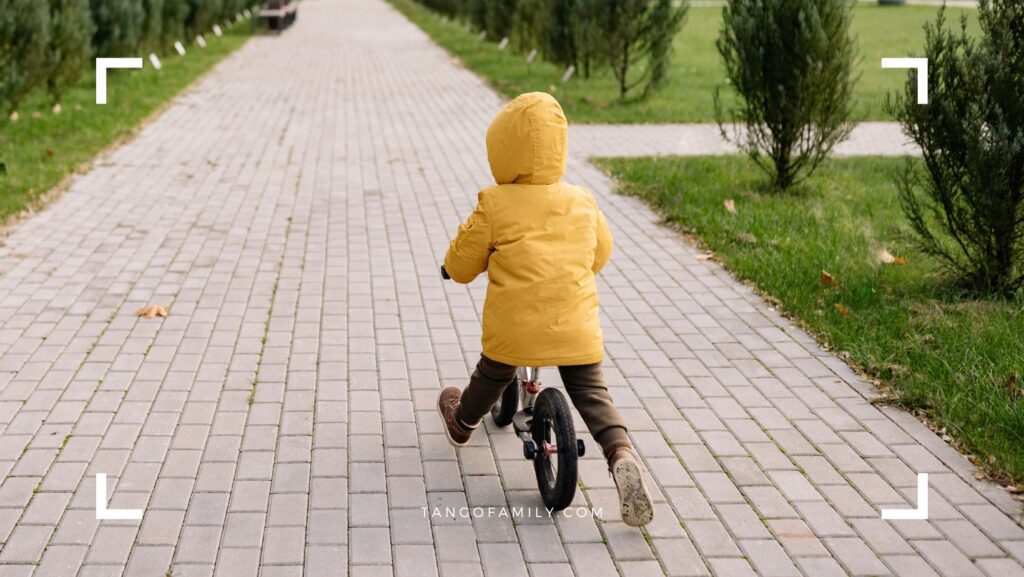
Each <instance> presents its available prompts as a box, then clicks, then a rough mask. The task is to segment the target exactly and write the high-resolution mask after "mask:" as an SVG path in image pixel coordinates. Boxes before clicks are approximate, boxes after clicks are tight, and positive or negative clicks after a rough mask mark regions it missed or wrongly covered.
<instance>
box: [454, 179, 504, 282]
mask: <svg viewBox="0 0 1024 577" xmlns="http://www.w3.org/2000/svg"><path fill="white" fill-rule="evenodd" d="M486 205H487V202H486V197H485V196H484V195H483V193H481V194H480V195H479V196H478V197H477V204H476V210H474V211H473V214H471V215H469V219H467V220H466V222H465V223H463V224H462V225H460V226H459V233H458V234H457V235H455V238H454V239H452V242H451V244H450V245H449V246H448V254H446V255H445V257H444V268H445V270H447V271H448V275H449V276H451V277H452V280H454V281H455V282H457V283H461V284H468V283H470V282H472V281H473V279H475V278H476V277H477V275H479V274H480V273H482V272H484V271H485V270H487V259H488V258H490V256H491V251H492V249H493V248H494V244H493V242H492V239H491V223H490V219H489V218H488V214H487V210H486Z"/></svg>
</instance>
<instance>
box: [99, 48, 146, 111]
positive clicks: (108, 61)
mask: <svg viewBox="0 0 1024 577" xmlns="http://www.w3.org/2000/svg"><path fill="white" fill-rule="evenodd" d="M110 68H142V59H141V58H97V59H96V104H106V103H107V70H108V69H110Z"/></svg>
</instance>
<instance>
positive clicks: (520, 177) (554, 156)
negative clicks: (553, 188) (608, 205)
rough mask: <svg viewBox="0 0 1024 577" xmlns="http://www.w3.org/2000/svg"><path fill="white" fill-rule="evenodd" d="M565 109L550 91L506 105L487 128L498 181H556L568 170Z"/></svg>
mask: <svg viewBox="0 0 1024 577" xmlns="http://www.w3.org/2000/svg"><path fill="white" fill-rule="evenodd" d="M567 125H568V123H567V122H566V120H565V113H563V112H562V107H561V106H560V105H559V104H558V101H557V100H555V98H554V97H553V96H551V95H550V94H546V93H544V92H529V93H527V94H522V95H520V96H517V97H516V98H515V99H514V100H512V102H509V103H508V104H506V105H505V107H504V108H502V109H501V111H500V112H498V115H497V116H496V117H494V120H493V121H491V126H490V127H489V128H488V129H487V160H488V162H489V163H490V165H491V174H492V175H494V180H495V182H497V183H498V184H554V183H556V182H558V181H560V180H561V179H562V176H563V175H564V174H565V154H566V142H567V140H568V135H567Z"/></svg>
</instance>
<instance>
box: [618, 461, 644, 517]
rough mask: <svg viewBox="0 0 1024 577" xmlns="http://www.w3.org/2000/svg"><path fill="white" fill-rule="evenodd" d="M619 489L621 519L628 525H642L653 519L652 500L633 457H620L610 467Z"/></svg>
mask: <svg viewBox="0 0 1024 577" xmlns="http://www.w3.org/2000/svg"><path fill="white" fill-rule="evenodd" d="M612 478H613V479H615V487H616V488H617V489H618V490H619V505H620V507H621V508H622V521H623V522H624V523H626V524H627V525H629V526H630V527H643V526H644V525H646V524H648V523H650V522H651V520H652V519H654V502H653V500H652V499H651V494H650V493H649V492H648V491H647V487H646V486H645V485H644V477H643V472H641V471H640V465H639V464H638V463H637V462H636V461H634V460H633V459H621V460H620V461H619V462H617V463H615V468H614V469H612Z"/></svg>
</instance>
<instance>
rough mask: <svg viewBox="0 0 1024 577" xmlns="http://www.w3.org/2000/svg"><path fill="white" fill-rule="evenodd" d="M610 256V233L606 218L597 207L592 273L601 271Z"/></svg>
mask: <svg viewBox="0 0 1024 577" xmlns="http://www.w3.org/2000/svg"><path fill="white" fill-rule="evenodd" d="M611 256H612V233H611V231H610V230H608V219H606V218H605V217H604V213H603V212H601V209H600V208H599V209H597V250H596V251H594V266H593V267H591V268H592V269H593V271H594V274H597V273H599V272H601V269H602V268H604V265H605V264H606V263H607V262H608V259H609V258H610V257H611Z"/></svg>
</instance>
